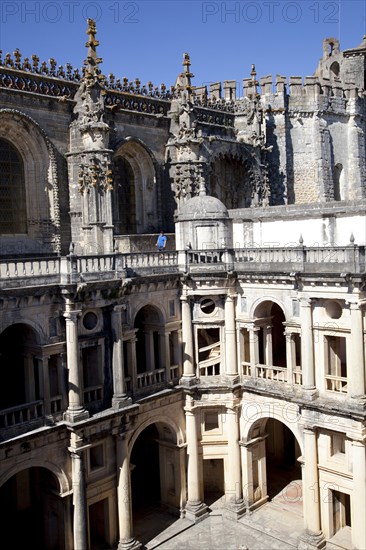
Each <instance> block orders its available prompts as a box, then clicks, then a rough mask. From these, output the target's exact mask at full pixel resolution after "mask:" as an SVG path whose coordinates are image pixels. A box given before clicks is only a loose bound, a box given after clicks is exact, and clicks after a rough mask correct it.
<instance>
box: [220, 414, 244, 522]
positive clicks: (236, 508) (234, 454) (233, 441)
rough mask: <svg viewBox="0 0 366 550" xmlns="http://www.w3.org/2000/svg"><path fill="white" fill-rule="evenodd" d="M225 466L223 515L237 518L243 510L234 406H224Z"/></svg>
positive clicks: (237, 425)
mask: <svg viewBox="0 0 366 550" xmlns="http://www.w3.org/2000/svg"><path fill="white" fill-rule="evenodd" d="M226 434H227V467H226V474H227V475H226V483H225V499H226V511H225V515H226V516H228V517H231V518H232V519H239V518H240V517H241V516H242V515H243V514H244V512H245V504H244V501H243V498H242V482H241V468H240V448H239V418H238V409H237V407H236V406H228V407H227V408H226Z"/></svg>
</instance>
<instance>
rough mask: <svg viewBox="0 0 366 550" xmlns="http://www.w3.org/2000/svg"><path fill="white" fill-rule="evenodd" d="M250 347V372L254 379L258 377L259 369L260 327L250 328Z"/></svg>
mask: <svg viewBox="0 0 366 550" xmlns="http://www.w3.org/2000/svg"><path fill="white" fill-rule="evenodd" d="M248 330H249V333H250V336H249V347H250V365H251V366H250V370H251V375H252V377H253V378H256V377H257V368H256V365H257V364H258V361H259V342H258V331H259V327H255V326H251V327H249V329H248Z"/></svg>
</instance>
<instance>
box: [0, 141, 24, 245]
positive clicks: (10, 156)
mask: <svg viewBox="0 0 366 550" xmlns="http://www.w3.org/2000/svg"><path fill="white" fill-rule="evenodd" d="M4 233H8V234H9V233H18V234H19V233H27V215H26V196H25V183H24V165H23V160H22V158H21V156H20V154H19V153H18V151H17V150H16V148H15V147H14V146H13V145H12V144H11V143H10V142H9V141H7V140H5V139H0V234H4Z"/></svg>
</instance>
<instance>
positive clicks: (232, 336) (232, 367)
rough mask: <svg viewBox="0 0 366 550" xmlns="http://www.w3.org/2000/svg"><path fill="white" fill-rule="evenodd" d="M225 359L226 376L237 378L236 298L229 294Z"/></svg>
mask: <svg viewBox="0 0 366 550" xmlns="http://www.w3.org/2000/svg"><path fill="white" fill-rule="evenodd" d="M225 359H226V374H227V375H229V376H233V377H236V376H237V375H238V357H237V351H236V330H235V296H233V295H231V294H228V295H227V296H226V300H225ZM220 374H222V372H221V373H220Z"/></svg>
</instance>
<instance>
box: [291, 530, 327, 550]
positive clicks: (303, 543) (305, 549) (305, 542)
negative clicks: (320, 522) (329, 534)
mask: <svg viewBox="0 0 366 550" xmlns="http://www.w3.org/2000/svg"><path fill="white" fill-rule="evenodd" d="M325 545H326V540H325V538H324V535H323V533H322V532H321V531H320V532H319V533H313V532H312V531H307V530H306V531H305V533H304V534H303V535H301V536H300V537H299V543H298V545H297V548H298V550H317V549H320V548H324V546H325Z"/></svg>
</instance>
